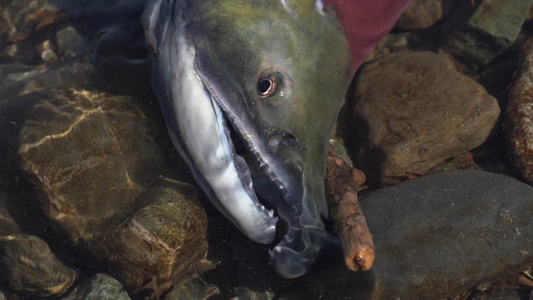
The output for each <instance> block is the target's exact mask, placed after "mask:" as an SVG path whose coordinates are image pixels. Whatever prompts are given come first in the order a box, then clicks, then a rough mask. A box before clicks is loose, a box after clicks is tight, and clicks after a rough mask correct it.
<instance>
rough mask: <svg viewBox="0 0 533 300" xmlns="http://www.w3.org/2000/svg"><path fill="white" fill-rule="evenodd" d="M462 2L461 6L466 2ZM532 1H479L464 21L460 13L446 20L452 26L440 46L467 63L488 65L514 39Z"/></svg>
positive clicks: (477, 65) (478, 66) (478, 65)
mask: <svg viewBox="0 0 533 300" xmlns="http://www.w3.org/2000/svg"><path fill="white" fill-rule="evenodd" d="M463 2H464V3H463V6H467V5H469V4H468V3H469V2H467V1H463ZM532 3H533V1H531V0H483V1H481V3H480V4H479V6H478V7H477V9H476V10H475V12H474V13H473V15H472V16H471V17H470V18H469V19H468V21H467V22H466V23H464V22H463V18H464V17H465V16H463V15H459V16H457V17H454V16H452V17H451V18H450V19H449V21H448V24H451V25H450V26H452V27H455V28H454V29H453V30H451V31H452V33H451V34H449V35H448V36H447V37H445V38H444V40H445V42H444V44H443V45H442V46H441V49H442V50H444V51H445V52H447V53H451V54H452V55H453V56H454V57H455V58H457V59H458V60H459V61H461V62H462V63H464V64H466V65H468V66H471V67H477V68H480V67H483V66H485V65H487V64H488V63H490V62H491V61H492V60H494V59H495V58H496V57H497V56H498V55H499V54H500V53H502V52H503V51H504V50H505V49H507V48H508V47H509V46H511V44H512V43H513V42H514V41H515V40H516V38H517V37H518V34H519V32H520V30H521V28H522V24H523V23H524V21H525V20H526V17H527V15H528V12H529V9H530V7H531V4H532ZM459 14H461V12H460V11H459Z"/></svg>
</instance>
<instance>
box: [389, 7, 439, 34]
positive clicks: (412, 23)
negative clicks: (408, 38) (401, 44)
mask: <svg viewBox="0 0 533 300" xmlns="http://www.w3.org/2000/svg"><path fill="white" fill-rule="evenodd" d="M442 2H443V0H412V1H411V3H410V4H409V6H407V8H406V9H405V11H404V12H403V14H402V15H401V16H400V18H399V19H398V22H397V23H396V26H395V28H398V29H402V30H413V29H423V28H427V27H430V26H432V25H433V24H435V23H437V21H439V20H440V19H441V18H442V16H443V9H442Z"/></svg>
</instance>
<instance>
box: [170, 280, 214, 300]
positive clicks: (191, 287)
mask: <svg viewBox="0 0 533 300" xmlns="http://www.w3.org/2000/svg"><path fill="white" fill-rule="evenodd" d="M219 294H220V291H219V289H218V288H217V287H216V286H213V285H209V284H206V283H205V282H204V281H203V280H199V279H197V278H196V279H188V280H184V281H183V282H180V283H179V284H178V285H176V286H175V287H174V288H173V289H172V290H171V291H170V292H169V293H168V294H167V295H166V296H165V300H188V299H195V300H206V299H209V298H210V297H211V296H214V295H219Z"/></svg>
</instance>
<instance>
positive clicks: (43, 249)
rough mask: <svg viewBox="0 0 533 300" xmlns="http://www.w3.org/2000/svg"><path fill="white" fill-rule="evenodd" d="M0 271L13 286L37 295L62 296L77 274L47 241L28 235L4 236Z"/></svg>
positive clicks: (0, 247)
mask: <svg viewBox="0 0 533 300" xmlns="http://www.w3.org/2000/svg"><path fill="white" fill-rule="evenodd" d="M0 271H1V274H2V278H3V279H4V280H6V281H7V283H8V285H9V287H10V288H11V289H13V290H15V291H18V292H22V293H25V294H29V295H32V296H33V297H35V296H39V297H48V296H52V295H60V294H62V293H64V292H65V291H66V290H67V289H68V288H69V287H70V286H71V285H72V284H73V283H74V281H75V280H76V277H77V273H76V271H74V270H72V269H70V268H68V267H66V266H65V265H64V264H63V263H62V262H61V261H59V260H58V259H57V258H56V257H55V255H54V254H53V253H52V252H51V251H50V248H48V245H47V244H46V243H45V242H44V241H43V240H41V239H40V238H38V237H35V236H31V235H25V234H15V235H8V236H3V237H0Z"/></svg>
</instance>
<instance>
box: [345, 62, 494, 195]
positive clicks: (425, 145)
mask: <svg viewBox="0 0 533 300" xmlns="http://www.w3.org/2000/svg"><path fill="white" fill-rule="evenodd" d="M354 91H355V94H354V101H355V103H354V105H353V106H354V108H353V109H354V110H353V113H354V117H353V124H352V126H353V131H354V133H355V134H354V135H352V136H351V137H348V139H349V140H351V144H354V145H355V148H356V152H355V155H356V163H355V165H356V167H358V168H360V169H361V170H362V171H363V172H364V173H365V174H366V176H367V181H368V183H369V184H370V185H380V184H394V183H397V182H399V181H400V180H402V179H404V178H405V176H406V174H408V173H412V174H423V173H425V172H426V171H427V170H429V169H430V168H431V167H433V166H435V165H436V164H438V163H439V162H441V161H443V160H445V159H446V158H449V157H452V156H455V155H457V154H461V153H464V152H466V151H468V150H470V149H473V148H475V147H477V146H479V145H480V144H481V143H483V141H485V139H486V138H487V136H488V135H489V133H490V132H491V130H492V128H493V127H494V125H495V123H496V121H497V119H498V116H499V113H500V109H499V107H498V103H497V101H496V99H495V98H494V97H492V96H491V95H489V94H488V93H487V92H486V90H485V88H483V87H482V86H481V85H479V84H478V83H476V82H475V81H474V80H472V79H470V78H469V77H466V76H464V75H463V74H461V73H459V72H458V71H457V70H456V68H455V66H454V64H453V62H452V61H451V60H450V59H448V58H447V57H446V56H444V55H439V54H436V53H432V52H401V53H396V54H391V55H389V56H387V57H385V58H383V59H380V60H376V61H374V62H372V63H368V64H366V65H364V66H363V67H362V68H361V70H360V71H359V76H358V79H357V81H356V85H355V89H354ZM347 132H349V131H347Z"/></svg>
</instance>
